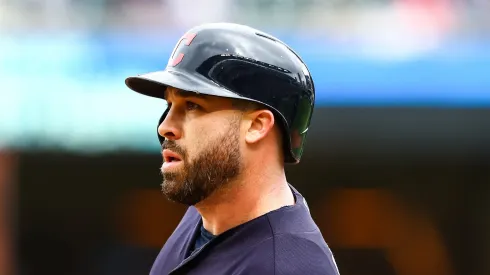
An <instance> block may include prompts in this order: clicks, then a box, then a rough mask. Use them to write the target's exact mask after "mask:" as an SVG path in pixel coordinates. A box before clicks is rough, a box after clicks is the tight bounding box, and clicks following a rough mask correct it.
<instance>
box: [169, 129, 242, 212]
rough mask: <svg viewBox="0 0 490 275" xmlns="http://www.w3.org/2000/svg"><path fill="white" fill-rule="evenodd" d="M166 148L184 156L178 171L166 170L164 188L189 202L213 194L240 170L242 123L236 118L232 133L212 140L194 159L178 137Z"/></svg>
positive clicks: (176, 199)
mask: <svg viewBox="0 0 490 275" xmlns="http://www.w3.org/2000/svg"><path fill="white" fill-rule="evenodd" d="M162 147H163V149H170V150H172V151H174V152H176V153H178V154H179V155H180V156H182V158H183V160H182V161H183V162H184V163H183V168H182V169H181V171H178V172H164V173H163V183H162V192H163V194H164V195H165V196H166V197H167V198H168V199H169V200H171V201H174V202H177V203H182V204H186V205H195V204H196V203H198V202H200V201H202V200H204V199H206V198H207V197H209V196H210V195H211V194H212V193H213V192H214V191H216V190H217V189H219V188H221V187H223V186H225V185H226V184H227V183H228V182H229V181H230V180H231V179H234V178H236V177H237V176H238V174H239V173H240V167H241V165H240V164H241V163H240V157H241V156H240V148H239V123H238V122H236V121H234V122H232V125H231V126H230V129H229V131H228V133H226V134H225V135H224V136H223V137H221V138H219V139H217V140H215V141H213V142H211V143H210V144H209V145H208V146H207V147H206V148H204V149H203V150H202V151H201V152H200V153H199V156H197V158H195V159H194V161H193V162H192V163H189V162H188V156H187V154H186V152H185V150H183V149H182V148H181V147H179V146H178V145H177V144H176V143H175V142H174V141H169V140H165V141H164V143H163V146H162Z"/></svg>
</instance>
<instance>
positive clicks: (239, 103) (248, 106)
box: [231, 98, 268, 112]
mask: <svg viewBox="0 0 490 275" xmlns="http://www.w3.org/2000/svg"><path fill="white" fill-rule="evenodd" d="M231 104H232V106H233V107H234V108H236V109H238V110H239V111H242V112H245V111H252V110H259V109H268V108H267V107H266V106H264V105H262V104H260V103H258V102H255V101H250V100H245V99H238V98H233V99H232V103H231Z"/></svg>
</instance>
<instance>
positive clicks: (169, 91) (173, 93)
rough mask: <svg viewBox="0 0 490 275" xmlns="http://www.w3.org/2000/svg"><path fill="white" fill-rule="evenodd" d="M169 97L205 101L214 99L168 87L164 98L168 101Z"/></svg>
mask: <svg viewBox="0 0 490 275" xmlns="http://www.w3.org/2000/svg"><path fill="white" fill-rule="evenodd" d="M169 96H171V97H182V98H188V97H194V98H203V99H207V98H210V97H212V96H210V95H204V94H198V93H195V92H190V91H185V90H180V89H177V88H174V87H168V88H167V89H166V90H165V95H164V98H165V99H166V100H167V99H168V98H169Z"/></svg>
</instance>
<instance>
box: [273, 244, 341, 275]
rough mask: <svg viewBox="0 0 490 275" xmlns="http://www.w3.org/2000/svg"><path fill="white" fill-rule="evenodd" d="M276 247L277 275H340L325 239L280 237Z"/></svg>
mask: <svg viewBox="0 0 490 275" xmlns="http://www.w3.org/2000/svg"><path fill="white" fill-rule="evenodd" d="M274 247H275V268H274V269H275V272H274V274H275V275H293V274H308V275H339V270H338V268H337V264H336V262H335V259H334V257H333V254H332V252H331V251H330V249H329V248H328V246H327V244H326V243H325V242H324V241H323V239H322V240H318V241H316V240H311V239H309V238H307V237H300V236H291V235H279V236H276V238H275V244H274Z"/></svg>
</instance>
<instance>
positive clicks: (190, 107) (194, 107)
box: [186, 101, 200, 110]
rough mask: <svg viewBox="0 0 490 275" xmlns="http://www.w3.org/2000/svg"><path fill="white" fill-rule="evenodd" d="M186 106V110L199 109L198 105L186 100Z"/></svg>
mask: <svg viewBox="0 0 490 275" xmlns="http://www.w3.org/2000/svg"><path fill="white" fill-rule="evenodd" d="M186 107H187V110H196V109H199V107H200V106H199V105H197V104H196V103H194V102H190V101H187V102H186Z"/></svg>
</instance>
